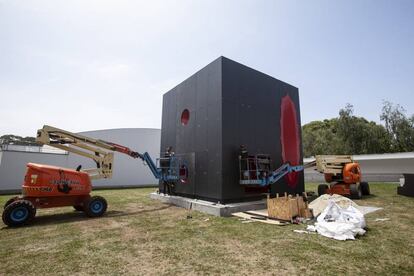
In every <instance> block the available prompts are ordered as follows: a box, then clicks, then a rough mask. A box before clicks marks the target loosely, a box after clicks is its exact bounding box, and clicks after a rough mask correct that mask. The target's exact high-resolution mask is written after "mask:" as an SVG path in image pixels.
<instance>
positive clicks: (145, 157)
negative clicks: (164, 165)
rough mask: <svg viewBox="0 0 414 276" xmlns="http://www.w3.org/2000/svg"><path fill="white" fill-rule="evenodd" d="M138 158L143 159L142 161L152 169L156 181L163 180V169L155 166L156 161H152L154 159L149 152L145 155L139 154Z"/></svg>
mask: <svg viewBox="0 0 414 276" xmlns="http://www.w3.org/2000/svg"><path fill="white" fill-rule="evenodd" d="M138 157H139V158H140V159H142V161H144V162H145V163H146V164H147V165H148V167H149V168H150V170H151V172H152V174H153V175H154V177H155V178H156V179H161V178H162V173H161V169H160V168H157V166H156V165H155V163H154V161H152V158H151V156H150V155H149V153H148V152H145V153H144V154H140V153H138Z"/></svg>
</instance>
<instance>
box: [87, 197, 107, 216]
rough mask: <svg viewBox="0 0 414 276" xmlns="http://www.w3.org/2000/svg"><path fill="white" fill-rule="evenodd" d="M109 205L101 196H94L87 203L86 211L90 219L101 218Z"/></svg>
mask: <svg viewBox="0 0 414 276" xmlns="http://www.w3.org/2000/svg"><path fill="white" fill-rule="evenodd" d="M107 207H108V203H107V202H106V200H105V198H103V197H101V196H93V197H91V198H89V200H87V201H86V202H85V207H84V211H85V214H86V215H87V216H88V217H92V218H93V217H100V216H102V215H103V214H105V212H106V208H107Z"/></svg>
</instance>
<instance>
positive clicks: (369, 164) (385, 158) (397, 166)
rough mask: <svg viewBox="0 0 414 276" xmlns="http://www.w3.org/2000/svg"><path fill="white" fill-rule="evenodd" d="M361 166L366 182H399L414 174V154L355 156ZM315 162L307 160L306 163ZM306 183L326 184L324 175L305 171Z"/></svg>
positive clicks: (311, 170)
mask: <svg viewBox="0 0 414 276" xmlns="http://www.w3.org/2000/svg"><path fill="white" fill-rule="evenodd" d="M353 158H354V160H355V161H356V162H358V163H359V164H360V166H361V171H362V177H363V180H364V181H368V182H369V181H372V182H399V179H400V178H402V177H403V175H402V174H403V173H414V152H403V153H384V154H364V155H354V156H353ZM313 160H315V159H314V158H306V159H305V160H304V163H307V162H310V161H313ZM305 181H307V182H324V176H323V174H321V173H319V172H316V171H314V170H313V169H306V170H305Z"/></svg>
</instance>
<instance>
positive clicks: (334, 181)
mask: <svg viewBox="0 0 414 276" xmlns="http://www.w3.org/2000/svg"><path fill="white" fill-rule="evenodd" d="M304 167H305V168H312V167H316V168H315V170H316V171H318V172H320V173H323V174H324V177H325V181H326V182H327V183H328V184H325V183H324V184H320V185H319V186H318V195H323V194H339V195H345V196H349V197H351V198H352V199H361V198H362V196H363V195H369V194H370V190H369V184H368V182H363V181H361V180H362V173H361V168H360V166H359V164H358V163H357V162H355V161H354V160H353V158H352V156H348V155H317V156H316V157H315V161H313V162H310V163H307V164H305V165H304Z"/></svg>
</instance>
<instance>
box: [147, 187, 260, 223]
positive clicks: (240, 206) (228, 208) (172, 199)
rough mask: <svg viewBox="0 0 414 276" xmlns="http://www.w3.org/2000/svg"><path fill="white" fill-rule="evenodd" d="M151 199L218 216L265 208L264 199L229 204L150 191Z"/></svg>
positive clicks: (228, 215)
mask: <svg viewBox="0 0 414 276" xmlns="http://www.w3.org/2000/svg"><path fill="white" fill-rule="evenodd" d="M150 197H151V198H152V199H157V200H160V201H161V202H163V203H168V204H172V205H176V206H179V207H183V208H186V209H190V208H191V210H196V211H200V212H203V213H206V214H210V215H214V216H218V217H230V216H231V214H232V213H237V212H245V211H251V210H260V209H265V208H266V200H265V199H263V200H258V201H250V202H238V203H229V204H219V203H214V202H210V201H205V200H200V199H192V198H187V197H182V196H173V195H164V194H159V193H155V192H154V193H151V194H150Z"/></svg>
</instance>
